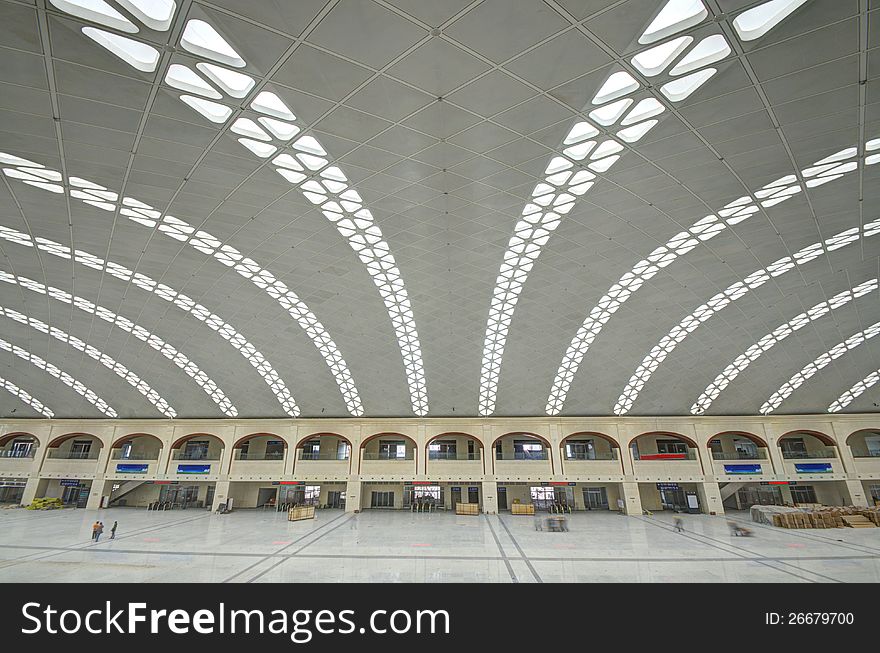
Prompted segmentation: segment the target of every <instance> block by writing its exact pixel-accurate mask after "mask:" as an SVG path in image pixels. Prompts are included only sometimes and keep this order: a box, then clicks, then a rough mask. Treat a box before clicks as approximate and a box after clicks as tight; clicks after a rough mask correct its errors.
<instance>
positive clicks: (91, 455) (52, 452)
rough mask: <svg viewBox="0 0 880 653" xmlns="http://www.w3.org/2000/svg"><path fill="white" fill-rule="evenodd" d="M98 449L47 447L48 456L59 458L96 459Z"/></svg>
mask: <svg viewBox="0 0 880 653" xmlns="http://www.w3.org/2000/svg"><path fill="white" fill-rule="evenodd" d="M99 453H100V449H99V450H97V451H70V450H67V451H59V450H58V449H49V455H48V457H49V458H55V459H60V460H97V459H98V454H99Z"/></svg>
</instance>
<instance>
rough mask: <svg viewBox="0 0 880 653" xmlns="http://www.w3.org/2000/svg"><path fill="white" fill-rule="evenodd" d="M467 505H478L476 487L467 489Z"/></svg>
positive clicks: (478, 491)
mask: <svg viewBox="0 0 880 653" xmlns="http://www.w3.org/2000/svg"><path fill="white" fill-rule="evenodd" d="M468 503H476V504H479V503H480V488H479V487H476V486H471V487H468Z"/></svg>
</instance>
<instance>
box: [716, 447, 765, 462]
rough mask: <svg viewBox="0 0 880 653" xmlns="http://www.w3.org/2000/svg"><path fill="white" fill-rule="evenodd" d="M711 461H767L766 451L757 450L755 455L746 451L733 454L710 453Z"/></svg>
mask: <svg viewBox="0 0 880 653" xmlns="http://www.w3.org/2000/svg"><path fill="white" fill-rule="evenodd" d="M712 459H713V460H767V451H766V450H765V449H758V450H757V451H756V452H755V453H751V452H748V451H734V452H733V453H725V452H722V451H713V452H712Z"/></svg>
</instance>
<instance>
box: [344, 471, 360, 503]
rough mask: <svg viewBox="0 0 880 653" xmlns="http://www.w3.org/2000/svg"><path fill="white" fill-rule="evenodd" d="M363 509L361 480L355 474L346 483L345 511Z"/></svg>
mask: <svg viewBox="0 0 880 653" xmlns="http://www.w3.org/2000/svg"><path fill="white" fill-rule="evenodd" d="M360 509H361V482H360V480H358V477H357V476H353V477H352V478H351V479H349V480H348V482H347V483H346V484H345V512H360Z"/></svg>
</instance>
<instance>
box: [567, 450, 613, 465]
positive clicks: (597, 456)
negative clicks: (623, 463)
mask: <svg viewBox="0 0 880 653" xmlns="http://www.w3.org/2000/svg"><path fill="white" fill-rule="evenodd" d="M564 456H565V460H583V461H585V462H589V461H591V460H617V451H615V450H613V449H612V450H611V451H609V452H603V453H592V454H588V453H574V454H568V453H565V454H564Z"/></svg>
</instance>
